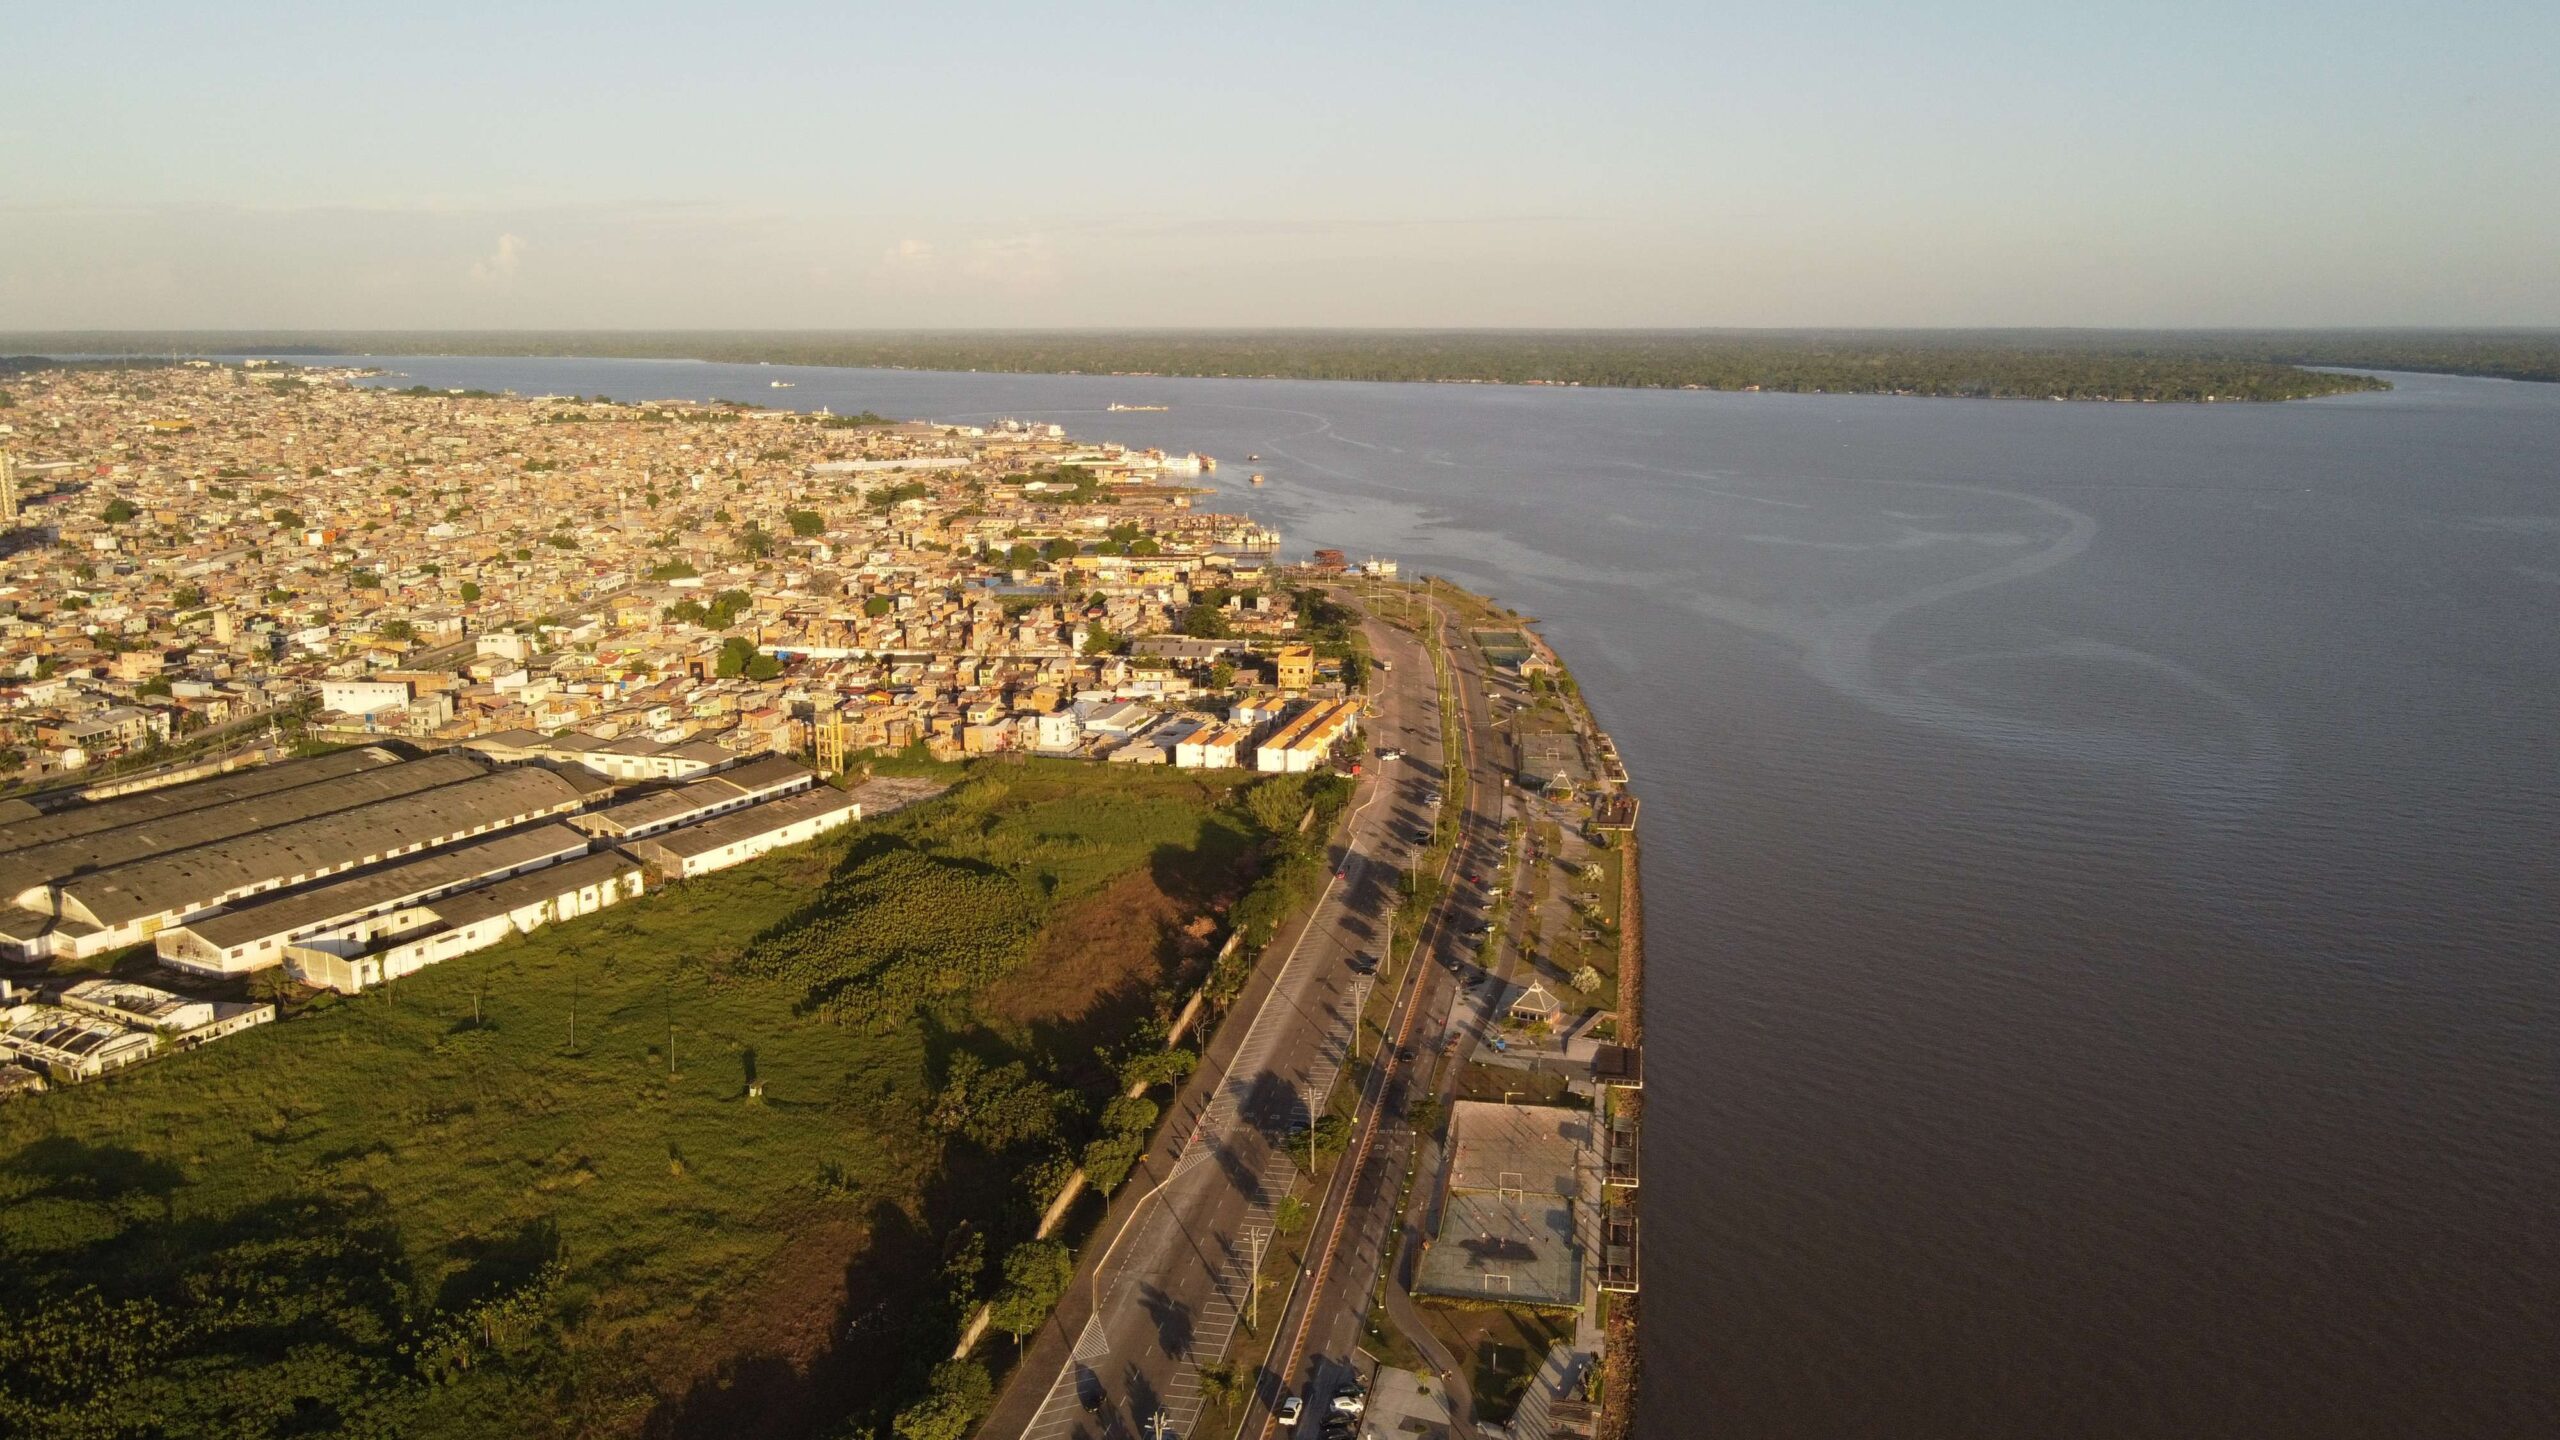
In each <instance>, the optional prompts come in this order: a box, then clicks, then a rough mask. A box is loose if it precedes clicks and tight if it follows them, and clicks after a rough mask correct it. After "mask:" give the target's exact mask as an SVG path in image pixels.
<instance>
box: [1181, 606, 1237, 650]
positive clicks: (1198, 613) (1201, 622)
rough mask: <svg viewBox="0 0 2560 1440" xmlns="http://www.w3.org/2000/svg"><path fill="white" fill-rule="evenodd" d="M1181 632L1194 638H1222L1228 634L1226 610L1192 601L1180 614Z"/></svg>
mask: <svg viewBox="0 0 2560 1440" xmlns="http://www.w3.org/2000/svg"><path fill="white" fill-rule="evenodd" d="M1182 633H1183V634H1185V635H1188V636H1191V637H1192V638H1193V639H1195V640H1224V639H1226V638H1227V635H1228V629H1227V617H1226V612H1224V611H1222V610H1220V609H1219V608H1218V607H1217V606H1215V605H1208V604H1203V603H1200V602H1198V601H1194V602H1193V603H1192V606H1191V608H1190V609H1188V610H1186V611H1184V612H1183V614H1182Z"/></svg>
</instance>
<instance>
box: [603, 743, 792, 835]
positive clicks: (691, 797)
mask: <svg viewBox="0 0 2560 1440" xmlns="http://www.w3.org/2000/svg"><path fill="white" fill-rule="evenodd" d="M817 783H818V773H817V772H816V771H814V770H811V769H810V768H809V767H807V766H806V765H802V764H800V763H799V762H798V761H796V760H789V759H785V758H784V757H782V756H780V755H768V756H766V757H764V758H763V759H761V760H750V761H748V762H747V763H746V764H744V765H740V766H738V767H737V768H735V769H732V770H723V771H721V772H720V773H719V774H716V775H705V776H703V777H702V778H701V779H699V780H689V781H686V782H685V783H684V784H682V785H677V786H674V787H672V788H670V789H666V790H659V791H654V792H652V793H650V794H647V795H641V796H637V797H634V798H632V799H629V800H624V801H622V802H620V803H618V804H613V805H608V806H606V807H605V808H603V809H601V810H595V811H590V812H588V813H587V814H584V815H581V816H579V817H578V818H577V819H575V820H573V821H571V822H570V823H571V824H573V825H575V826H577V827H578V828H579V829H581V830H584V831H585V832H587V833H588V834H590V835H593V836H595V837H597V838H598V839H602V840H613V841H622V840H637V839H639V838H641V837H642V836H645V835H655V834H658V833H659V832H661V831H665V830H673V829H676V828H678V827H679V826H684V825H692V824H695V823H697V822H700V821H703V820H708V819H710V818H711V817H713V816H715V815H726V814H728V813H729V812H730V811H732V810H743V809H745V808H746V807H748V806H750V805H758V804H762V803H763V802H765V801H767V800H775V799H779V798H781V797H782V796H785V795H791V794H796V793H797V792H799V791H802V790H806V789H808V788H809V787H810V786H812V785H815V784H817Z"/></svg>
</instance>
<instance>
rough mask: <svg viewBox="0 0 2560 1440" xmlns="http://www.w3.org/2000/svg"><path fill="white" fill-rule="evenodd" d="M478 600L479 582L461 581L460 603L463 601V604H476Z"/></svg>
mask: <svg viewBox="0 0 2560 1440" xmlns="http://www.w3.org/2000/svg"><path fill="white" fill-rule="evenodd" d="M479 601H480V585H479V582H477V581H474V580H465V581H463V582H462V603H463V604H465V605H476V604H478V603H479Z"/></svg>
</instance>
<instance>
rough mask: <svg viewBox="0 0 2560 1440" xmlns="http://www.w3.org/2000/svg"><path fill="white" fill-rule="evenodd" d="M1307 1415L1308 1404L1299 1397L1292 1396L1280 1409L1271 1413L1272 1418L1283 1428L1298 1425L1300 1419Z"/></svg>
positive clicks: (1282, 1402)
mask: <svg viewBox="0 0 2560 1440" xmlns="http://www.w3.org/2000/svg"><path fill="white" fill-rule="evenodd" d="M1305 1413H1307V1402H1306V1401H1305V1400H1304V1399H1303V1398H1301V1397H1299V1396H1296V1395H1292V1396H1289V1397H1288V1398H1287V1399H1284V1400H1282V1401H1281V1402H1280V1408H1279V1409H1277V1410H1274V1411H1272V1412H1271V1418H1272V1419H1274V1420H1277V1421H1279V1422H1280V1423H1281V1425H1283V1426H1290V1425H1295V1424H1297V1423H1298V1417H1299V1416H1301V1415H1304V1414H1305Z"/></svg>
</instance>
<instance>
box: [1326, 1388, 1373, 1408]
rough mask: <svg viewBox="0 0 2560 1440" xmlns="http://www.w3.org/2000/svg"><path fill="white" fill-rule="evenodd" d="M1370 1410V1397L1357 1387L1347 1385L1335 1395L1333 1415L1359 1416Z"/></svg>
mask: <svg viewBox="0 0 2560 1440" xmlns="http://www.w3.org/2000/svg"><path fill="white" fill-rule="evenodd" d="M1368 1408H1369V1397H1368V1395H1367V1393H1366V1392H1364V1391H1362V1390H1361V1388H1360V1387H1359V1386H1357V1385H1345V1386H1344V1387H1342V1388H1341V1389H1340V1390H1337V1391H1335V1392H1334V1393H1333V1413H1334V1414H1336V1415H1357V1414H1359V1413H1360V1412H1361V1411H1363V1410H1366V1409H1368Z"/></svg>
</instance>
